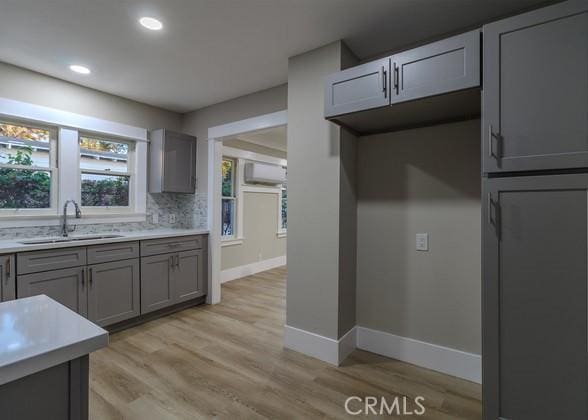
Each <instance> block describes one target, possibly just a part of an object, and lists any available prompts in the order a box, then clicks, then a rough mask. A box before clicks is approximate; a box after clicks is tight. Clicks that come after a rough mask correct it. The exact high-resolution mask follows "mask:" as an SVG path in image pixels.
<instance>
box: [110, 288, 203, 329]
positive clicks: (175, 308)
mask: <svg viewBox="0 0 588 420" xmlns="http://www.w3.org/2000/svg"><path fill="white" fill-rule="evenodd" d="M204 302H206V296H201V297H198V298H196V299H193V300H189V301H187V302H181V303H178V304H176V305H172V306H168V307H167V308H163V309H159V310H157V311H153V312H149V313H146V314H145V315H141V316H138V317H136V318H132V319H128V320H126V321H122V322H119V323H118V324H113V325H108V326H105V327H103V328H105V329H106V330H107V331H108V332H109V333H113V332H118V331H122V330H125V329H127V328H131V327H135V326H137V325H140V324H144V323H145V322H149V321H152V320H154V319H157V318H161V317H162V316H166V315H169V314H173V313H174V312H179V311H182V310H184V309H188V308H190V307H192V306H196V305H201V304H203V303H204Z"/></svg>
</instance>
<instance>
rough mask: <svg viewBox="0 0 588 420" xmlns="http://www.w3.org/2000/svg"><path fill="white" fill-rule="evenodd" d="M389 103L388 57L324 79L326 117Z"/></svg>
mask: <svg viewBox="0 0 588 420" xmlns="http://www.w3.org/2000/svg"><path fill="white" fill-rule="evenodd" d="M389 104H390V58H383V59H380V60H376V61H372V62H370V63H366V64H362V65H359V66H355V67H352V68H350V69H347V70H343V71H340V72H338V73H335V74H332V75H330V76H328V77H327V80H326V82H325V117H333V116H337V115H343V114H349V113H352V112H358V111H365V110H367V109H372V108H379V107H382V106H386V105H389Z"/></svg>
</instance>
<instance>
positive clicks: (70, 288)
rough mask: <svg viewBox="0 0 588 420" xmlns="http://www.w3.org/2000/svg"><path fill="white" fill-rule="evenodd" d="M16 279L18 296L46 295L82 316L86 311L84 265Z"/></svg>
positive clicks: (86, 298) (86, 297)
mask: <svg viewBox="0 0 588 420" xmlns="http://www.w3.org/2000/svg"><path fill="white" fill-rule="evenodd" d="M16 281H17V285H18V297H19V298H23V297H28V296H36V295H47V296H49V297H50V298H51V299H54V300H56V301H57V302H59V303H61V304H62V305H64V306H67V307H68V308H69V309H71V310H72V311H75V312H77V313H79V314H80V315H82V316H86V315H87V313H88V296H87V292H86V267H78V268H66V269H64V270H53V271H45V272H42V273H35V274H26V275H22V276H18V277H17V279H16Z"/></svg>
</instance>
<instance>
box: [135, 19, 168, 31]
mask: <svg viewBox="0 0 588 420" xmlns="http://www.w3.org/2000/svg"><path fill="white" fill-rule="evenodd" d="M139 23H140V24H141V25H143V26H144V27H145V28H147V29H150V30H152V31H159V30H160V29H161V28H163V23H161V22H160V21H159V20H157V19H155V18H153V17H142V18H141V19H139Z"/></svg>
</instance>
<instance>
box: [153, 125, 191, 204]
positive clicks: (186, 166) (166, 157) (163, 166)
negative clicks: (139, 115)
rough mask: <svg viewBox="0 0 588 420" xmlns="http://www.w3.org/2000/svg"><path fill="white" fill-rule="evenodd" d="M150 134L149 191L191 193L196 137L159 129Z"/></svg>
mask: <svg viewBox="0 0 588 420" xmlns="http://www.w3.org/2000/svg"><path fill="white" fill-rule="evenodd" d="M150 138H151V142H150V144H149V156H150V158H149V159H150V163H149V192H151V193H166V192H173V193H190V194H194V192H195V191H196V137H193V136H189V135H187V134H183V133H177V132H174V131H170V130H167V129H159V130H153V131H152V132H151V133H150Z"/></svg>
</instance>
